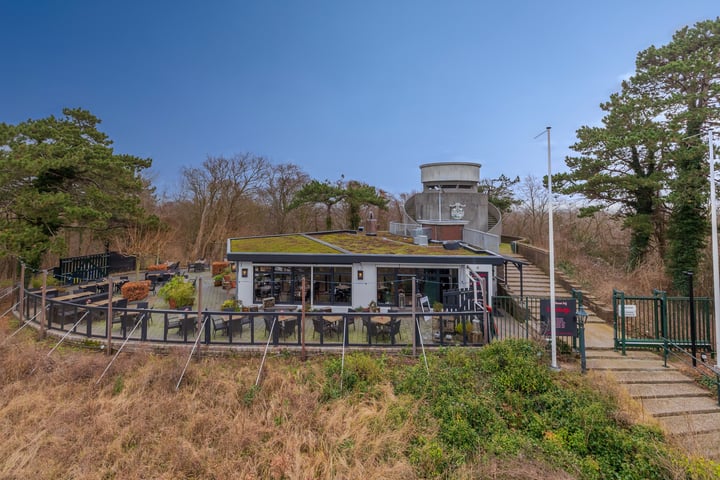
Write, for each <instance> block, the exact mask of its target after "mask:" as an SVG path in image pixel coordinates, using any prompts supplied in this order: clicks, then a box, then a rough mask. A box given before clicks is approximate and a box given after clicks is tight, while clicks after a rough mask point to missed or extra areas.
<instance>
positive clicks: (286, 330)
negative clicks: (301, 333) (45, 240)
mask: <svg viewBox="0 0 720 480" xmlns="http://www.w3.org/2000/svg"><path fill="white" fill-rule="evenodd" d="M278 323H279V324H280V336H281V337H283V338H287V337H289V336H291V335H293V334H294V333H295V330H297V319H296V318H293V319H290V320H285V321H284V322H278Z"/></svg>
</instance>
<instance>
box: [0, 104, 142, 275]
mask: <svg viewBox="0 0 720 480" xmlns="http://www.w3.org/2000/svg"><path fill="white" fill-rule="evenodd" d="M63 115H64V116H63V117H62V118H55V117H53V116H50V117H48V118H44V119H40V120H27V121H25V122H22V123H19V124H17V125H9V124H5V123H1V124H0V165H1V166H2V168H0V185H2V188H1V189H0V213H1V216H0V253H1V254H2V255H11V256H16V257H19V258H21V259H23V260H24V261H25V262H26V263H27V264H28V265H29V266H30V267H32V268H39V267H40V266H41V263H42V259H43V255H44V254H45V252H47V251H52V252H55V253H58V254H62V253H63V251H64V248H65V245H64V242H63V236H62V235H61V233H62V232H63V231H66V230H76V231H91V232H92V233H93V234H94V235H95V236H96V237H98V238H101V239H108V238H110V235H111V234H112V232H113V231H114V230H116V229H118V228H123V227H124V226H126V225H128V224H129V223H130V222H131V221H132V220H133V219H137V218H138V217H139V216H142V215H143V210H142V208H141V206H140V192H142V189H143V179H142V177H141V175H140V174H141V172H142V170H144V169H146V168H148V167H150V164H151V161H150V160H149V159H141V158H138V157H134V156H131V155H123V154H116V153H114V151H113V149H112V146H111V145H112V141H111V140H110V139H109V138H108V137H107V136H106V135H105V134H104V133H102V132H100V131H99V130H98V129H97V126H98V124H99V123H100V120H99V119H98V118H97V117H95V116H93V115H92V114H91V113H90V112H88V111H86V110H82V109H69V108H66V109H64V110H63Z"/></svg>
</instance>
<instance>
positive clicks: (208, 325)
mask: <svg viewBox="0 0 720 480" xmlns="http://www.w3.org/2000/svg"><path fill="white" fill-rule="evenodd" d="M165 273H169V272H165ZM165 273H163V274H162V275H158V276H157V278H158V279H159V282H158V284H159V283H160V282H162V280H161V279H164V278H165ZM148 275H149V276H152V275H153V273H150V272H143V273H141V274H140V279H141V280H142V279H145V278H146V277H148ZM173 275H182V276H185V277H187V279H188V280H189V281H190V282H195V284H196V286H197V287H198V289H201V290H202V292H201V295H198V297H196V300H197V299H201V300H202V305H199V304H198V303H196V304H194V305H193V307H190V308H186V309H183V310H175V309H171V308H170V307H169V306H168V305H167V304H166V303H165V301H164V300H163V299H162V298H160V297H158V296H157V295H156V294H153V293H150V295H149V296H148V297H147V298H145V299H141V300H140V301H133V302H128V301H127V299H124V298H123V297H122V295H121V294H120V293H119V292H118V290H117V289H115V288H113V292H112V295H110V293H109V292H108V288H107V287H108V285H109V283H110V282H91V283H87V284H80V285H73V286H71V287H66V288H62V287H58V288H57V289H56V291H53V292H52V294H53V295H56V297H54V298H50V296H49V295H48V297H47V299H46V301H47V302H48V304H49V309H48V316H47V317H48V320H49V322H50V328H51V329H57V330H59V331H61V332H63V331H67V330H69V329H73V330H74V333H77V334H79V335H85V336H88V337H97V338H103V339H104V338H106V337H107V312H108V305H112V307H111V308H112V316H111V321H110V328H111V335H112V337H113V338H116V339H125V338H128V337H129V338H131V339H133V340H139V341H148V342H166V343H190V342H194V341H195V340H196V338H198V336H199V338H200V341H201V342H203V343H206V344H217V345H234V346H256V347H260V346H264V345H265V344H266V343H268V342H270V343H271V344H273V345H283V346H292V345H295V346H299V345H301V343H302V342H303V339H304V342H305V343H306V344H308V345H328V346H333V345H335V346H340V345H342V344H343V342H345V343H346V344H347V345H358V346H362V345H368V346H402V345H408V344H411V343H412V338H413V332H412V330H413V320H412V317H411V315H410V312H409V311H389V310H387V309H385V310H384V311H381V312H374V313H373V312H364V311H357V312H356V311H354V310H353V309H351V308H348V307H338V306H334V307H326V308H317V309H314V310H313V311H306V312H305V315H304V319H303V314H302V312H301V311H300V306H299V305H277V304H274V302H273V301H270V300H271V299H270V298H268V299H265V302H264V304H258V305H251V306H243V307H242V308H241V310H240V311H222V304H223V302H225V301H226V300H228V299H229V298H234V295H235V292H234V290H233V289H230V290H227V289H224V288H222V287H216V286H214V285H213V281H212V276H211V272H210V271H207V270H203V271H198V272H192V273H189V272H187V271H183V270H180V269H177V270H174V271H173ZM121 277H122V278H121ZM136 277H137V275H136V274H134V273H131V274H123V275H118V276H117V277H113V278H112V284H113V286H114V285H115V284H116V283H119V282H126V281H133V280H135V279H136ZM38 308H39V296H38V295H37V293H34V294H33V296H32V298H31V297H28V302H27V306H26V315H27V316H28V317H32V316H33V315H35V314H36V313H37V312H38V311H39V310H38ZM420 313H421V312H418V315H419V319H420V320H419V322H418V324H419V327H420V336H421V339H422V341H423V343H426V344H428V345H431V344H457V343H458V337H457V336H456V337H455V338H454V339H452V340H450V339H449V338H446V337H444V336H442V337H440V338H433V331H432V328H433V325H432V322H426V321H424V320H423V316H422V315H420ZM79 320H80V321H79ZM303 322H304V323H303ZM76 323H77V324H76ZM358 324H359V325H360V328H358V327H357V325H358ZM303 328H304V332H303Z"/></svg>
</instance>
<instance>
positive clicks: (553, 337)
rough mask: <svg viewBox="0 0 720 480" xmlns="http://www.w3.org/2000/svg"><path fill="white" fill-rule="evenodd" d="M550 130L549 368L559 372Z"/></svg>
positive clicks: (548, 135) (548, 136) (548, 128)
mask: <svg viewBox="0 0 720 480" xmlns="http://www.w3.org/2000/svg"><path fill="white" fill-rule="evenodd" d="M550 128H552V127H547V128H546V130H547V150H548V153H547V155H548V194H549V197H548V213H549V216H548V242H549V244H550V245H549V249H548V250H549V251H550V266H549V270H550V355H551V357H552V358H551V362H550V367H551V368H552V369H554V370H559V369H560V368H559V367H558V364H557V319H556V315H555V235H554V233H553V191H552V155H551V151H550Z"/></svg>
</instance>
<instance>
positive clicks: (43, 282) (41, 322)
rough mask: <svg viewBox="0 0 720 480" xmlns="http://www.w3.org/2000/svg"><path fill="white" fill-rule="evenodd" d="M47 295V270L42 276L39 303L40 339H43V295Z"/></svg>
mask: <svg viewBox="0 0 720 480" xmlns="http://www.w3.org/2000/svg"><path fill="white" fill-rule="evenodd" d="M46 293H47V270H43V274H42V297H41V298H42V300H41V301H40V338H45V294H46Z"/></svg>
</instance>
